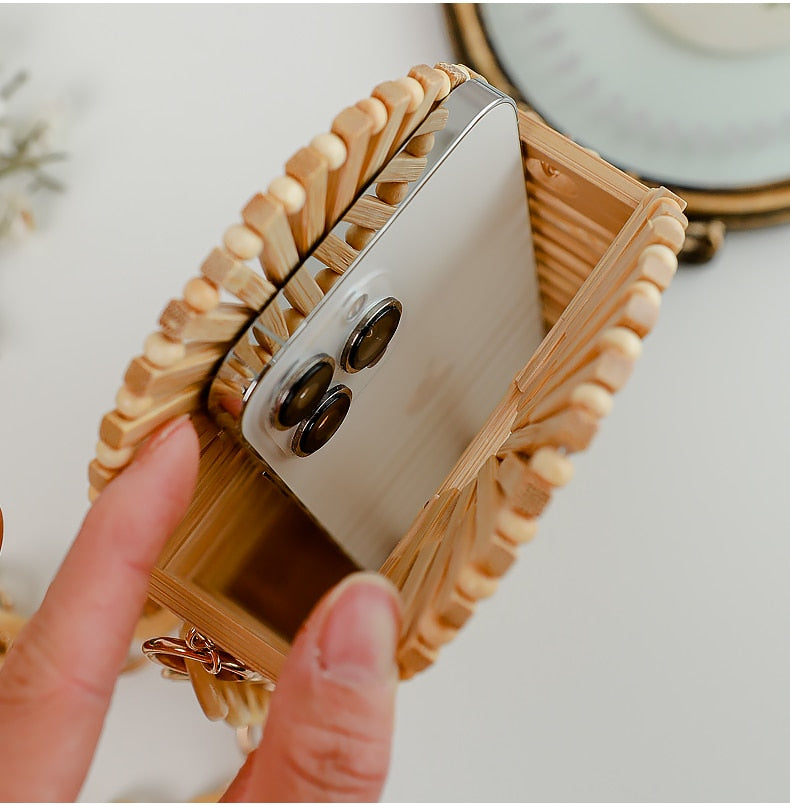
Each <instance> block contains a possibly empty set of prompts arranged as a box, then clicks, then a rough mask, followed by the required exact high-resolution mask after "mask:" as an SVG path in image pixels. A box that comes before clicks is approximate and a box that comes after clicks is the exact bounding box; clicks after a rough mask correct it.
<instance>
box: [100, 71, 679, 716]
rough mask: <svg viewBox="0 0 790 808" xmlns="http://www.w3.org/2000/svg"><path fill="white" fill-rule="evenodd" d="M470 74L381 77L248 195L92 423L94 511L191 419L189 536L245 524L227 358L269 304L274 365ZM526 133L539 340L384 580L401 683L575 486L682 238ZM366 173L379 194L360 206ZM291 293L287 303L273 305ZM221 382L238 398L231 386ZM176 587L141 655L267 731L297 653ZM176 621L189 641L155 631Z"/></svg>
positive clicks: (223, 711) (141, 631)
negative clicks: (228, 407)
mask: <svg viewBox="0 0 790 808" xmlns="http://www.w3.org/2000/svg"><path fill="white" fill-rule="evenodd" d="M470 78H479V77H478V76H477V75H476V74H473V73H471V72H470V71H469V70H468V69H467V68H465V67H463V66H459V65H450V64H445V63H440V64H438V65H436V67H433V68H431V67H428V66H426V65H419V66H417V67H414V68H413V69H412V70H411V71H410V72H409V74H408V76H407V77H404V78H401V79H398V80H397V81H390V82H384V83H383V84H380V85H378V86H377V87H376V88H375V89H374V90H373V92H372V94H371V96H370V97H369V98H365V99H363V100H362V101H360V102H359V103H357V104H356V105H355V106H352V107H348V108H346V109H345V110H343V111H342V112H341V113H340V114H339V115H338V116H337V117H336V118H335V119H334V121H333V123H332V127H331V131H330V132H327V133H324V134H320V135H318V136H317V137H316V138H314V139H313V140H312V142H311V143H310V145H309V146H307V147H305V148H303V149H300V150H299V151H298V152H296V154H294V155H293V157H292V158H291V159H290V160H289V161H288V162H287V163H286V166H285V174H284V175H283V176H282V177H279V178H278V179H276V180H274V181H273V182H272V183H271V184H270V185H269V187H268V190H267V191H266V192H265V193H259V194H256V195H255V196H254V197H253V198H252V199H251V200H250V201H249V203H248V204H247V205H246V206H245V208H244V209H243V211H242V217H241V218H242V221H241V222H240V223H237V224H234V225H231V227H229V228H228V229H227V230H226V231H225V234H224V237H223V244H222V246H221V247H219V248H216V249H214V250H213V251H212V252H211V253H210V254H209V256H208V257H207V259H206V261H205V262H204V263H203V265H202V267H201V269H200V274H199V275H198V276H197V277H194V278H192V279H191V280H189V281H188V282H187V284H186V285H185V287H184V290H183V294H182V297H181V298H178V299H175V300H172V301H171V302H170V303H169V304H168V305H167V306H166V308H165V310H164V312H163V314H162V316H161V319H160V330H158V331H156V332H154V333H152V334H151V335H149V337H148V338H147V339H146V340H145V346H144V352H143V354H142V355H141V356H138V357H136V358H134V359H133V360H132V361H131V362H130V364H129V366H128V368H127V371H126V374H125V377H124V384H123V386H122V387H121V388H120V390H119V391H118V395H117V397H116V402H115V403H116V408H115V409H114V410H113V411H111V412H109V413H108V414H107V415H105V416H104V419H103V420H102V422H101V427H100V440H99V442H98V443H97V445H96V456H95V459H94V460H93V461H92V462H91V463H90V467H89V480H90V489H89V495H90V499H91V501H93V500H95V499H96V497H98V496H99V495H100V492H101V491H102V490H103V489H104V488H105V487H106V486H107V485H108V484H110V483H111V481H112V480H113V478H114V477H115V476H117V475H118V474H119V473H120V472H121V470H122V469H123V468H124V467H125V466H127V465H128V464H129V463H130V462H131V460H132V458H133V457H134V454H135V452H136V450H137V449H138V447H139V446H140V445H141V444H142V443H143V442H144V440H145V439H146V438H147V436H148V435H150V434H151V432H152V431H153V430H154V429H156V428H157V427H158V426H159V425H161V424H163V423H165V422H166V421H168V420H169V419H171V418H174V417H176V416H178V415H182V414H184V413H191V414H192V416H193V420H194V422H195V425H196V427H197V428H198V432H199V435H200V440H201V473H200V476H199V480H198V485H197V491H196V494H195V501H194V502H193V509H192V517H191V518H190V519H191V521H190V520H187V522H188V524H187V527H186V528H184V529H185V530H187V531H188V532H198V531H204V532H206V531H209V532H210V531H211V530H212V529H214V525H212V521H211V518H212V517H211V513H212V510H211V508H212V507H215V508H216V507H219V506H218V505H217V503H218V502H219V503H222V502H224V503H225V505H226V506H227V507H231V506H232V507H235V508H236V509H237V510H239V511H240V512H243V511H244V508H245V507H247V504H246V503H250V502H252V501H254V500H255V496H254V493H255V488H254V487H255V485H256V484H257V483H256V482H255V481H256V480H257V479H260V476H261V475H260V467H259V466H258V465H257V463H256V461H255V460H254V459H253V458H252V457H251V456H250V454H249V453H248V452H247V451H246V450H245V449H243V448H242V447H240V446H238V445H237V444H236V443H235V441H233V440H232V438H229V437H228V436H227V434H226V432H224V431H223V427H222V425H221V424H220V423H217V421H216V420H214V419H212V418H211V417H210V416H209V413H208V410H207V391H208V388H209V387H210V386H211V385H212V383H213V382H214V381H215V375H216V370H217V367H218V365H219V363H220V362H221V360H222V359H223V357H225V356H226V354H227V353H228V351H229V350H230V349H231V348H232V347H233V346H234V343H235V342H236V340H237V339H238V337H239V335H240V334H241V333H242V332H244V331H245V330H246V329H247V328H248V326H249V324H250V323H251V322H252V321H253V320H254V319H255V318H256V317H258V316H259V315H260V314H261V313H262V312H263V313H264V322H265V323H266V327H265V328H264V329H262V331H261V333H260V334H259V335H258V344H257V345H255V346H251V347H249V348H248V349H246V353H245V355H244V356H243V357H240V361H239V363H238V369H237V372H238V374H240V377H245V374H246V377H249V373H250V372H251V369H252V370H254V369H256V368H261V369H262V368H263V367H264V366H265V364H266V362H267V361H268V359H270V358H271V356H272V354H273V353H274V352H276V350H277V349H278V346H279V345H280V344H282V341H284V340H286V339H287V338H288V336H289V334H290V333H292V332H293V331H294V330H295V328H296V327H297V326H298V325H299V324H300V323H301V322H302V320H303V319H304V318H305V317H306V316H307V315H308V314H309V313H310V312H311V310H312V309H313V308H314V307H315V305H316V304H317V303H318V301H320V300H321V298H322V297H323V295H324V294H325V293H326V292H327V291H328V290H329V289H330V288H331V286H332V284H333V282H334V281H336V280H337V279H338V278H339V277H340V276H341V275H342V273H343V272H344V271H345V270H346V269H347V268H348V267H349V266H350V265H351V263H352V262H353V261H354V259H355V257H356V255H357V254H358V253H359V251H360V250H362V249H363V248H364V247H365V245H366V244H367V243H368V242H369V241H370V239H371V238H372V237H373V236H374V235H375V233H376V231H377V230H379V229H380V228H381V227H383V226H384V224H386V222H387V221H388V220H389V218H390V217H391V216H392V214H393V213H394V211H395V210H396V209H397V206H398V205H399V204H400V203H401V202H402V201H403V199H404V198H405V197H406V194H407V192H408V188H409V184H410V183H413V182H415V181H416V180H417V179H419V177H420V176H421V173H422V171H423V169H424V168H425V162H426V160H425V158H426V155H427V154H428V153H429V152H430V151H431V149H432V148H433V141H434V133H435V132H437V131H439V130H440V129H441V128H442V127H443V126H444V123H445V122H446V111H445V110H443V108H442V107H441V106H439V104H440V102H441V101H442V100H443V99H444V98H445V97H446V96H447V95H448V94H449V93H450V92H452V91H453V89H455V87H457V86H458V85H459V84H461V83H463V82H465V81H468V80H470ZM519 134H520V139H521V147H522V156H523V167H524V176H525V182H526V187H527V192H528V199H529V209H530V218H531V226H532V230H533V242H534V246H535V257H536V261H537V270H538V278H539V286H540V292H541V298H542V310H543V317H544V320H545V324H546V326H547V329H548V334H547V336H546V337H545V338H544V340H543V342H542V343H541V345H540V347H539V348H538V349H537V351H536V352H535V354H534V355H533V356H532V357H530V358H529V361H528V363H527V364H526V366H525V367H524V368H523V370H522V371H521V372H520V373H519V374H518V375H517V376H516V377H515V378H514V379H513V381H512V384H511V385H510V386H509V389H508V391H507V393H506V395H505V396H504V398H503V399H502V400H501V402H500V404H499V405H498V406H497V407H496V408H495V410H494V411H493V412H492V413H491V416H490V417H489V419H488V421H487V423H486V424H485V425H484V426H483V428H482V429H481V430H480V432H479V433H478V435H477V437H476V438H475V439H474V441H473V442H472V444H471V445H470V446H469V448H468V449H467V451H465V452H464V454H463V456H462V457H461V458H460V459H459V460H458V462H457V464H456V466H455V468H454V469H453V470H452V471H451V473H450V474H449V476H448V477H447V479H446V480H445V481H444V483H443V484H442V485H441V486H440V488H439V489H438V490H437V491H436V493H435V494H434V496H433V497H432V498H431V499H430V500H429V501H428V503H427V504H426V505H425V507H424V508H423V509H422V510H421V511H420V513H419V514H418V515H417V517H416V519H415V520H414V522H413V525H412V527H411V528H410V530H409V531H408V532H407V533H406V534H405V535H404V536H403V538H402V539H401V540H400V542H399V543H398V545H397V547H396V548H395V549H394V551H393V552H392V553H391V555H390V556H389V558H388V559H387V560H386V562H385V563H384V564H383V566H382V568H381V573H382V574H384V575H386V576H387V577H388V578H389V579H390V580H391V581H392V582H393V583H394V584H395V585H396V586H397V587H398V588H399V589H400V590H401V593H402V597H403V601H404V621H403V632H402V636H401V639H400V645H399V650H398V662H399V665H400V671H401V676H402V678H409V677H411V676H412V675H414V674H415V673H416V672H418V671H420V670H422V669H424V668H425V667H427V666H428V665H430V664H431V663H432V662H434V661H435V659H436V657H437V654H438V651H439V648H440V647H441V646H442V645H443V644H445V643H447V642H448V641H449V640H451V639H452V638H453V637H454V635H455V634H456V633H457V631H458V629H460V628H461V627H462V626H463V625H464V623H465V622H466V621H467V620H468V619H469V618H470V617H471V615H472V614H473V612H474V610H475V606H476V603H477V601H479V600H481V599H483V598H485V597H488V596H490V595H491V594H492V593H493V592H494V591H495V590H496V588H497V583H498V580H499V578H500V577H501V576H502V575H503V574H504V573H505V572H506V571H507V569H508V568H509V567H510V565H511V564H512V563H513V561H514V560H515V559H516V557H517V554H518V548H519V547H520V546H521V545H522V544H524V543H525V542H527V541H529V540H530V539H531V538H532V537H533V536H534V534H535V530H536V519H537V517H538V516H539V515H540V514H541V512H542V511H543V509H544V508H545V507H546V505H547V504H548V502H549V500H550V497H551V494H552V491H553V490H554V489H555V488H557V487H559V486H562V485H564V484H565V483H567V482H568V481H569V480H570V478H571V475H572V464H571V461H570V459H569V457H568V455H569V454H571V453H573V452H577V451H580V450H582V449H584V448H585V447H586V446H587V445H588V444H589V442H590V441H591V439H592V438H593V436H594V434H595V432H596V430H597V426H598V422H599V420H600V419H601V418H603V417H604V416H605V415H607V414H608V413H609V411H610V409H611V407H612V394H613V393H614V392H616V391H617V390H618V389H619V388H620V387H621V386H622V385H623V384H624V383H625V381H626V380H627V378H628V376H629V374H630V372H631V369H632V367H633V364H634V361H635V360H636V359H637V358H638V356H639V353H640V350H641V339H642V338H643V337H644V336H645V335H646V334H647V333H648V332H649V331H650V330H651V329H652V327H653V326H654V324H655V322H656V319H657V317H658V312H659V306H660V301H661V293H662V291H663V290H664V289H665V288H666V286H667V285H668V283H669V282H670V280H671V278H672V276H673V275H674V273H675V270H676V268H677V260H676V254H677V252H678V251H679V249H680V248H681V246H682V244H683V239H684V232H685V228H686V225H687V220H686V218H685V216H684V215H683V213H682V210H683V207H684V203H683V202H682V200H680V199H679V198H678V197H676V196H675V195H674V194H672V193H671V192H669V191H667V190H666V189H664V188H659V189H652V190H648V189H647V188H646V187H645V186H643V185H642V184H641V183H639V182H638V181H636V180H634V179H632V178H630V177H628V176H626V175H625V174H623V173H622V172H620V171H619V170H617V169H615V168H614V167H612V166H611V165H609V164H608V163H606V162H605V161H604V160H602V159H601V158H599V157H598V156H597V155H595V154H593V153H591V152H588V151H587V150H585V149H583V148H581V147H580V146H578V145H576V144H574V143H573V142H571V141H569V140H568V139H567V138H565V137H563V136H561V135H559V134H558V133H557V132H555V131H554V130H552V129H551V128H550V127H548V126H546V125H545V124H544V123H543V122H542V121H541V120H540V119H538V118H537V116H535V115H534V114H529V113H523V112H519ZM404 143H405V144H406V146H405V148H404V149H403V150H400V149H401V146H403V144H404ZM373 179H375V186H374V187H375V193H365V194H363V193H362V192H363V191H364V189H365V188H366V187H367V186H368V184H369V183H370V182H371V180H373ZM341 218H343V219H344V220H345V221H347V222H348V223H350V227H349V228H348V230H347V233H346V236H345V240H342V239H340V238H338V237H337V236H335V235H333V234H331V233H329V231H330V230H331V228H332V226H333V225H334V224H335V223H336V222H337V221H338V220H340V219H341ZM325 234H328V235H325ZM308 253H311V254H312V255H313V256H314V257H316V258H317V259H318V260H319V261H320V262H322V264H323V269H321V271H320V272H318V273H317V274H315V275H312V274H311V273H310V272H308V271H307V270H306V268H305V266H304V265H301V264H300V262H301V261H302V259H303V258H304V257H305V256H306V255H307V254H308ZM253 261H257V262H259V264H260V268H257V267H255V266H253V265H252V263H251V262H253ZM281 290H284V293H285V296H286V298H287V300H288V305H287V306H285V307H283V306H281V305H280V304H279V302H278V300H275V297H276V296H277V295H278V293H279V292H280V291H281ZM221 293H224V294H225V295H226V296H230V297H232V298H233V301H234V302H225V301H223V300H221ZM218 381H219V383H221V384H226V385H227V386H228V389H229V390H232V388H233V384H234V382H233V378H232V374H231V376H229V377H228V378H227V379H225V378H221V379H219V380H218ZM218 469H219V470H221V472H222V474H221V477H220V476H219V474H218ZM242 479H243V480H245V481H246V482H245V483H244V485H241V484H240V483H239V484H238V485H233V484H227V485H225V483H224V482H221V481H227V480H230V481H231V482H232V481H233V480H236V481H237V482H238V481H240V480H242ZM248 483H249V484H248ZM223 485H224V486H225V487H223ZM245 486H246V487H245ZM166 552H167V551H166ZM172 590H173V585H172V582H170V581H169V579H168V578H167V576H166V575H164V574H163V573H162V571H161V570H160V569H157V570H156V571H155V573H154V576H153V578H152V584H151V590H150V593H151V595H152V598H153V600H152V601H151V602H149V605H148V606H147V607H146V611H145V613H144V615H143V616H142V618H141V621H140V623H139V625H138V630H137V636H138V637H139V638H141V639H146V640H148V641H147V642H146V644H145V648H146V652H147V654H148V655H149V656H150V657H151V658H153V659H156V660H157V661H159V662H162V663H163V664H164V665H165V666H166V672H167V673H168V675H170V676H174V677H176V678H189V680H190V681H191V682H192V685H193V687H194V689H195V692H196V695H197V697H198V700H199V701H200V704H201V706H202V708H203V710H204V712H205V713H206V715H207V716H208V717H210V718H212V719H224V720H225V721H227V722H228V723H229V724H231V725H232V726H236V727H245V726H252V725H256V724H260V723H262V722H263V720H264V719H265V715H266V708H267V704H268V698H269V695H270V693H271V691H272V690H273V688H274V683H275V682H276V677H277V672H278V670H279V666H280V664H281V662H282V659H283V658H284V656H285V654H286V653H287V643H284V642H282V641H281V642H280V644H279V645H277V643H276V642H273V643H272V648H270V649H268V650H267V653H269V652H270V653H269V655H268V656H264V657H262V658H260V659H256V660H255V661H254V662H253V664H250V663H249V655H245V654H244V653H240V652H239V651H238V650H237V648H236V647H230V645H232V643H233V641H231V643H224V644H223V647H220V646H219V645H218V644H216V643H215V642H214V641H213V640H212V639H211V636H212V626H216V620H215V618H214V617H212V616H211V614H210V613H209V612H208V611H206V608H207V607H205V604H201V603H200V602H192V601H190V600H189V598H187V595H186V593H184V592H181V593H180V594H177V595H174V594H173V591H172ZM154 601H155V602H154ZM157 603H159V604H162V605H164V606H167V607H169V608H170V609H173V610H175V611H178V613H179V615H180V616H179V617H174V616H173V615H172V614H170V612H169V611H168V610H167V609H164V608H161V607H160V606H158V605H156V604H157ZM192 615H194V616H192ZM182 620H184V621H185V623H184V625H183V627H182V629H181V633H180V636H178V637H157V635H160V634H164V633H167V632H170V631H172V629H173V628H174V627H175V626H176V625H177V624H178V623H179V622H181V621H182ZM196 624H199V625H200V629H198V628H197V626H196ZM242 628H243V626H242ZM239 631H240V632H241V633H240V635H239V636H240V637H241V636H242V635H243V636H247V637H250V636H251V635H250V633H249V631H247V634H246V635H245V634H244V632H243V631H242V630H241V628H240V629H239ZM234 636H235V635H234ZM152 637H155V638H156V639H153V640H151V639H149V638H152ZM239 643H240V644H239V646H238V647H239V648H243V647H244V645H243V644H242V643H241V640H239ZM225 646H227V647H225ZM240 658H245V659H247V662H240V661H239V660H240Z"/></svg>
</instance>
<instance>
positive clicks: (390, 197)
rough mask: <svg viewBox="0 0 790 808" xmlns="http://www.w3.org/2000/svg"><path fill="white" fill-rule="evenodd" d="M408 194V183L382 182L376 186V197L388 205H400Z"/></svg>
mask: <svg viewBox="0 0 790 808" xmlns="http://www.w3.org/2000/svg"><path fill="white" fill-rule="evenodd" d="M408 193H409V183H408V182H380V183H379V184H378V185H377V186H376V196H377V197H378V198H379V199H380V200H381V201H382V202H386V203H387V204H388V205H399V204H400V203H401V202H403V200H404V199H405V198H406V195H407V194H408Z"/></svg>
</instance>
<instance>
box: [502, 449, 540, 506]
mask: <svg viewBox="0 0 790 808" xmlns="http://www.w3.org/2000/svg"><path fill="white" fill-rule="evenodd" d="M497 482H498V483H499V485H500V487H501V488H502V491H503V493H504V495H505V502H506V503H507V506H508V507H509V508H512V509H513V510H514V511H516V512H517V513H520V514H522V515H523V516H527V517H530V518H535V517H537V516H540V514H541V513H543V510H544V508H545V507H546V506H547V505H548V504H549V500H550V499H551V490H552V487H551V485H550V484H549V483H548V482H546V480H545V479H543V477H541V476H540V475H539V474H538V473H537V472H536V471H535V470H534V469H533V468H532V467H531V466H530V464H529V460H528V459H527V458H525V457H521V456H520V455H518V454H516V453H515V452H511V453H509V454H507V455H506V456H505V457H504V458H503V460H502V462H501V463H500V465H499V469H498V471H497Z"/></svg>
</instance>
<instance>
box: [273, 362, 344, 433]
mask: <svg viewBox="0 0 790 808" xmlns="http://www.w3.org/2000/svg"><path fill="white" fill-rule="evenodd" d="M334 372H335V366H334V362H332V360H331V359H330V358H329V357H328V356H320V357H316V358H315V359H312V360H310V362H309V363H308V364H307V365H306V366H302V367H301V368H300V369H299V371H298V372H297V373H295V374H294V375H293V376H292V377H291V379H290V380H289V382H288V384H287V385H286V387H285V388H284V389H285V392H284V393H283V394H282V396H281V398H280V402H279V404H278V406H277V410H276V411H275V414H274V415H275V417H274V421H275V424H276V426H277V427H279V428H280V429H290V428H291V427H292V426H296V425H297V424H298V423H299V422H300V421H304V419H305V418H307V417H308V416H309V415H310V414H311V413H312V412H313V411H314V410H315V408H316V407H317V406H318V403H319V402H320V401H321V399H322V398H323V397H324V394H325V393H326V391H327V390H328V389H329V385H330V384H331V383H332V375H333V374H334Z"/></svg>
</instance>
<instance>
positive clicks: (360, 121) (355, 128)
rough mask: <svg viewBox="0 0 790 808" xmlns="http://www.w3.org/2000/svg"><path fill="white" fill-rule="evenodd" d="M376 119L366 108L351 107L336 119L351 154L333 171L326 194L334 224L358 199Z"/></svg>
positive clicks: (329, 219)
mask: <svg viewBox="0 0 790 808" xmlns="http://www.w3.org/2000/svg"><path fill="white" fill-rule="evenodd" d="M372 131H373V121H372V120H371V118H370V117H369V116H368V115H366V114H365V113H364V112H362V110H360V109H357V108H356V107H347V108H346V109H344V110H343V111H342V112H341V113H340V114H339V115H338V116H337V117H336V118H335V120H334V121H333V122H332V132H333V133H334V134H336V135H337V136H338V137H340V139H341V140H342V141H343V143H345V144H346V149H347V152H348V156H347V157H346V161H345V162H344V163H343V165H342V166H340V168H338V169H336V170H334V171H330V173H329V181H328V183H329V184H328V186H327V194H326V224H327V227H332V226H333V225H334V224H335V223H336V222H338V221H339V220H340V218H341V216H342V215H343V213H344V212H345V210H346V208H348V206H349V205H350V204H351V203H352V202H353V201H354V196H355V195H356V193H357V188H358V186H359V185H360V182H361V177H362V171H363V165H364V162H365V156H366V154H367V149H368V143H369V142H370V136H371V133H372Z"/></svg>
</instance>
